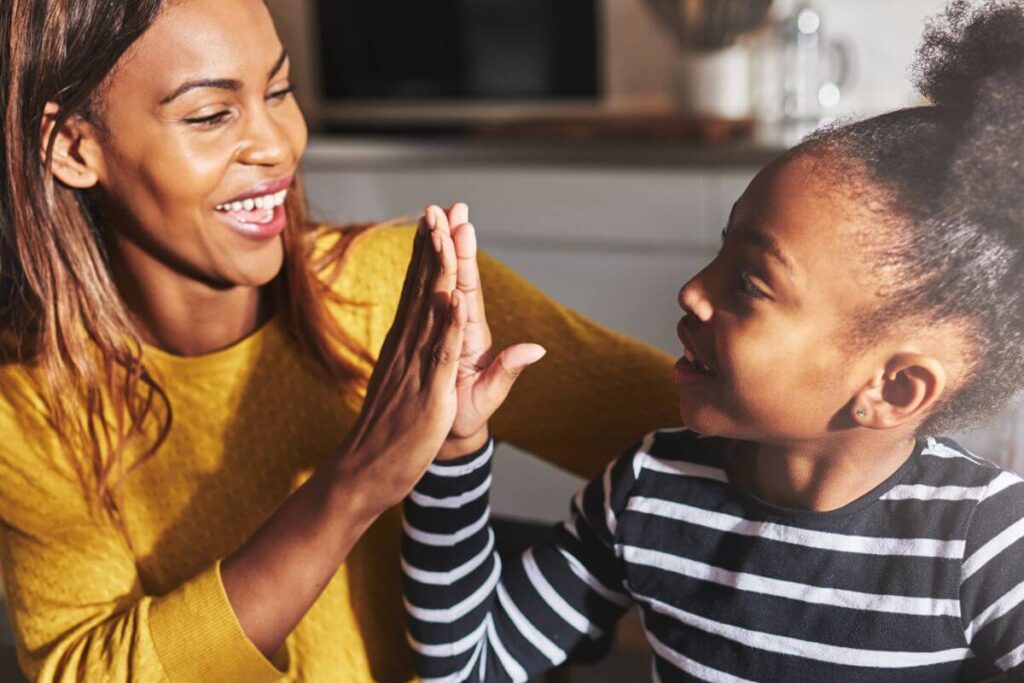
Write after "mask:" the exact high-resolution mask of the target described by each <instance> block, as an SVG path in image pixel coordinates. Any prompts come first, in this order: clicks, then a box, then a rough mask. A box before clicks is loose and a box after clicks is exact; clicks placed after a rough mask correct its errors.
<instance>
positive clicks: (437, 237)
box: [430, 232, 441, 254]
mask: <svg viewBox="0 0 1024 683" xmlns="http://www.w3.org/2000/svg"><path fill="white" fill-rule="evenodd" d="M430 241H432V242H433V243H434V251H436V252H437V253H438V254H440V253H441V233H438V232H432V233H430Z"/></svg>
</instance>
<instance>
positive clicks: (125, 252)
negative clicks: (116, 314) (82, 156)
mask: <svg viewBox="0 0 1024 683" xmlns="http://www.w3.org/2000/svg"><path fill="white" fill-rule="evenodd" d="M288 78H289V64H288V59H287V55H286V54H285V52H284V50H283V48H282V46H281V42H280V40H279V39H278V37H277V33H276V31H275V29H274V25H273V22H272V21H271V18H270V15H269V13H268V12H267V9H266V7H265V6H264V3H263V2H262V0H186V1H184V2H173V3H172V2H169V3H168V4H167V5H166V7H165V9H164V10H163V11H162V12H161V14H160V15H159V16H158V18H157V19H156V21H155V22H154V23H153V25H152V26H151V27H150V29H149V30H148V31H147V32H146V33H145V34H144V35H143V36H142V38H140V39H139V40H138V41H137V42H136V43H135V45H133V46H132V48H131V49H130V50H129V51H128V52H127V53H126V55H125V56H124V58H122V60H121V62H120V63H119V64H118V66H117V67H116V68H115V70H114V72H113V74H112V75H111V77H110V79H109V85H108V88H107V90H106V92H105V93H104V94H103V99H102V102H101V106H100V107H99V109H98V111H99V117H100V119H101V122H102V130H103V131H104V132H103V133H102V134H101V135H100V140H101V142H100V144H99V148H100V149H101V155H100V157H101V158H100V162H99V163H98V164H97V165H98V168H97V171H98V185H99V187H98V188H97V189H96V190H95V192H97V193H98V195H99V196H98V199H99V202H100V206H101V208H102V210H103V214H104V217H105V219H106V222H107V225H106V226H105V227H107V228H108V229H110V230H111V231H112V234H111V238H112V239H113V241H114V245H113V246H114V251H115V253H118V254H120V255H121V257H122V258H123V259H124V260H127V261H130V262H131V266H130V267H131V268H133V269H135V270H138V269H139V268H140V267H141V268H143V269H145V268H150V269H162V270H165V271H167V272H169V273H172V274H173V275H175V276H178V277H183V278H186V279H188V280H191V281H198V282H202V283H205V284H207V285H209V286H213V287H217V288H230V287H233V286H258V285H262V284H264V283H266V282H268V281H269V280H271V279H272V278H273V277H274V276H275V275H276V274H277V273H278V271H279V270H280V268H281V264H282V260H283V255H284V252H283V245H282V238H281V236H280V235H281V232H282V231H283V230H284V223H285V211H284V206H283V205H282V201H283V198H284V194H285V193H286V192H287V190H288V188H289V186H290V184H291V180H292V177H293V176H294V174H295V172H296V168H297V166H298V162H299V158H300V157H301V155H302V153H303V150H304V149H305V145H306V138H307V134H306V125H305V122H304V120H303V118H302V114H301V112H300V111H299V108H298V106H297V105H296V103H295V99H294V97H292V95H291V94H290V90H291V85H290V82H289V80H288ZM140 264H141V266H140Z"/></svg>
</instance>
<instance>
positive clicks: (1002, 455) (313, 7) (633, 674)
mask: <svg viewBox="0 0 1024 683" xmlns="http://www.w3.org/2000/svg"><path fill="white" fill-rule="evenodd" d="M268 4H269V5H270V7H271V10H272V12H273V13H274V14H275V17H276V20H277V22H278V27H279V30H280V32H281V35H282V39H283V40H284V42H285V44H286V46H287V47H288V49H289V51H290V53H291V57H292V73H293V80H294V83H295V85H296V86H297V97H298V98H299V101H300V103H301V104H302V106H303V108H304V111H305V112H306V115H307V118H308V120H309V122H310V125H311V130H312V131H313V133H314V135H313V137H312V139H311V142H310V146H309V150H308V153H307V155H306V157H305V162H304V171H305V178H306V183H307V187H308V190H309V195H310V200H311V204H312V207H313V209H314V212H315V215H316V216H317V217H318V218H320V219H324V220H329V221H336V222H350V221H366V220H381V219H388V218H392V217H396V216H404V215H409V216H411V215H415V214H417V213H418V212H419V211H421V210H422V208H423V207H424V206H425V205H426V204H427V203H439V204H447V203H450V202H453V201H456V200H463V201H467V202H468V203H469V204H470V207H471V210H472V216H473V222H474V224H475V225H476V226H477V229H478V232H479V234H480V238H481V242H482V246H483V247H484V248H485V249H486V250H487V251H489V252H490V253H491V254H493V255H495V256H497V257H498V258H500V259H502V260H503V261H505V262H506V263H508V264H509V265H511V266H512V267H513V268H515V269H516V270H518V271H519V272H520V273H522V274H523V275H525V276H526V277H527V278H528V279H530V280H531V281H533V282H534V283H536V284H537V285H538V286H539V287H541V288H542V289H544V290H545V291H547V292H548V293H549V294H550V295H552V296H553V297H555V298H556V299H559V300H561V301H563V302H565V303H566V304H568V305H570V306H572V307H574V308H576V309H578V310H580V311H582V312H584V313H586V314H587V315H589V316H591V317H593V318H595V319H596V320H598V321H600V322H602V323H604V324H606V325H609V326H611V327H613V328H616V329H619V330H622V331H625V332H627V333H629V334H631V335H634V336H636V337H639V338H640V339H643V340H645V341H647V342H649V343H650V344H653V345H654V346H657V347H659V348H661V349H664V350H665V351H668V352H669V353H672V354H677V353H678V350H679V347H678V341H677V339H676V336H675V331H674V330H675V320H676V319H677V318H678V315H679V311H678V308H677V306H676V292H677V291H678V288H679V286H680V285H681V284H682V283H683V282H684V281H685V280H686V279H687V278H689V277H690V276H691V275H693V274H694V273H696V272H697V271H698V270H699V269H700V268H701V267H702V266H703V265H704V264H705V263H706V262H707V261H708V260H710V259H711V258H712V257H713V255H714V254H715V252H716V250H717V248H718V244H719V233H720V230H721V228H722V226H723V225H724V223H725V221H726V219H727V217H728V213H729V209H730V207H731V205H732V203H733V202H734V201H735V200H736V199H737V197H738V196H739V195H740V194H741V192H742V191H743V189H744V188H745V186H746V185H747V183H748V182H749V180H750V179H751V178H752V177H753V175H754V174H755V173H756V172H757V170H758V169H760V168H761V167H762V166H763V165H764V164H765V163H767V162H768V161H769V160H771V159H772V158H774V157H775V156H777V155H778V154H779V153H780V152H781V151H783V150H784V149H785V148H786V147H788V146H789V145H791V144H792V143H793V142H795V141H796V140H798V139H799V137H800V136H801V135H803V134H805V133H806V132H807V131H809V130H811V129H813V128H814V127H815V126H817V125H819V124H820V123H821V122H823V121H827V120H831V119H833V118H836V117H849V116H864V115H870V114H875V113H878V112H882V111H885V110H889V109H894V108H899V107H904V106H908V105H912V104H915V103H918V102H920V100H919V98H918V96H917V95H915V93H914V91H913V88H912V86H911V84H910V81H909V78H908V75H907V67H908V65H909V64H910V62H911V59H912V56H913V52H914V49H915V47H916V45H917V42H918V40H919V37H920V35H921V31H922V28H923V26H924V22H925V19H926V17H928V16H929V15H933V14H935V13H937V12H938V11H940V10H941V9H942V7H943V6H944V4H945V0H900V1H899V2H892V1H890V0H816V1H814V2H799V1H795V0H774V1H772V0H432V2H429V3H406V2H398V1H397V0H372V1H368V0H320V1H316V0H269V2H268ZM524 315H529V312H528V311H524ZM541 371H542V370H541ZM1022 415H1024V412H1022V411H1020V410H1017V411H1008V412H1007V413H1006V414H1005V415H1003V416H1002V417H1001V418H1000V419H999V420H997V421H995V422H994V423H993V424H991V425H987V426H986V427H985V428H983V429H981V430H978V431H976V432H974V433H972V434H970V435H965V437H964V441H965V442H966V443H968V444H969V445H970V446H972V447H973V448H974V449H975V450H977V451H978V452H979V453H981V454H983V455H985V456H986V457H988V458H990V459H993V460H996V461H998V462H1000V463H1001V464H1003V465H1005V466H1008V467H1011V468H1015V469H1017V470H1018V471H1024V424H1022V423H1024V417H1022ZM609 419H614V416H609ZM508 450H511V449H507V448H506V451H508ZM495 469H496V474H495V482H496V484H495V490H494V494H493V509H494V511H495V513H496V514H497V515H501V516H504V517H506V518H509V519H512V520H525V521H532V522H542V523H548V522H551V521H553V520H558V519H561V518H562V517H563V515H564V513H565V511H566V509H567V503H568V500H569V497H570V496H571V494H572V493H573V492H574V491H575V490H576V488H577V487H578V486H579V485H580V484H581V483H582V482H581V481H579V480H578V479H576V478H575V477H572V476H570V475H568V474H566V473H564V472H561V471H558V470H556V469H554V468H552V467H551V466H548V465H545V464H543V463H540V462H539V461H536V460H534V459H532V458H530V457H529V456H525V455H522V454H515V455H513V454H510V453H508V452H506V453H504V454H503V455H502V456H500V457H498V458H497V460H496V467H495ZM524 528H525V527H524ZM624 632H625V634H624V635H623V639H624V642H625V643H626V645H625V647H624V648H619V649H618V650H617V652H619V653H620V655H618V656H619V659H613V660H612V663H611V664H606V665H603V666H602V667H601V668H600V671H601V672H603V673H602V674H600V675H601V676H604V678H602V679H601V680H605V679H607V680H620V681H621V680H639V679H642V678H645V677H646V675H647V674H646V672H644V673H641V672H640V670H639V669H638V668H637V666H639V664H638V661H640V659H637V656H639V657H640V658H641V659H642V655H637V653H639V652H642V650H643V646H642V644H640V643H639V642H632V645H630V642H631V641H630V638H633V641H637V638H636V630H635V628H634V629H633V630H632V631H630V629H629V628H627V629H624ZM630 633H632V634H633V635H632V636H630V635H629V634H630ZM623 651H625V652H626V654H624V655H623V654H621V653H622V652H623ZM616 662H619V664H616ZM619 665H621V666H622V667H623V668H622V669H621V670H617V669H615V666H619ZM609 667H610V668H609ZM559 675H561V676H563V677H564V678H562V679H561V680H572V679H571V676H572V673H571V672H569V673H563V674H559ZM587 675H588V676H590V677H591V678H592V677H593V674H589V673H588V674H587ZM593 680H594V681H595V683H596V680H597V679H593Z"/></svg>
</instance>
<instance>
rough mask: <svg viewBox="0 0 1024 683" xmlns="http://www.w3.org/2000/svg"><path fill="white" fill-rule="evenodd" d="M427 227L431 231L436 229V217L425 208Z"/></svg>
mask: <svg viewBox="0 0 1024 683" xmlns="http://www.w3.org/2000/svg"><path fill="white" fill-rule="evenodd" d="M427 225H429V226H430V229H431V230H433V229H434V228H436V227H437V216H435V215H434V212H433V211H431V210H430V208H429V207H428V208H427Z"/></svg>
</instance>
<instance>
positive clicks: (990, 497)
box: [960, 472, 1024, 681]
mask: <svg viewBox="0 0 1024 683" xmlns="http://www.w3.org/2000/svg"><path fill="white" fill-rule="evenodd" d="M961 577H962V583H961V588H960V602H961V614H962V618H963V621H964V637H965V638H966V640H967V642H968V643H969V644H970V647H971V650H973V651H974V653H975V654H976V655H977V656H978V657H979V658H981V659H983V660H984V661H986V662H988V663H991V664H993V665H994V666H995V667H996V668H997V669H999V670H1001V671H1003V672H1006V677H1007V680H1010V681H1024V481H1021V479H1020V477H1018V476H1016V475H1014V474H1011V473H1009V472H1001V473H1000V474H999V475H998V476H996V477H995V478H994V479H993V480H992V482H991V483H990V484H989V485H988V486H987V488H986V490H985V493H984V495H983V497H982V499H981V501H980V502H979V503H978V506H977V508H976V509H975V511H974V516H973V518H972V519H971V527H970V531H969V533H968V536H967V542H966V547H965V551H964V562H963V568H962V571H961Z"/></svg>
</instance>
